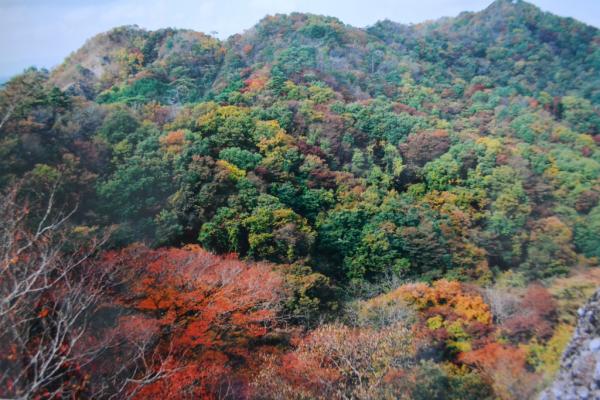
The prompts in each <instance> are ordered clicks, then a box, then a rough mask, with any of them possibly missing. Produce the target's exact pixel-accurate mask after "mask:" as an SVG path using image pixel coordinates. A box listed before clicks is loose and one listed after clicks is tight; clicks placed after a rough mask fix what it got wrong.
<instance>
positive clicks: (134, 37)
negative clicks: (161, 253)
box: [0, 0, 600, 285]
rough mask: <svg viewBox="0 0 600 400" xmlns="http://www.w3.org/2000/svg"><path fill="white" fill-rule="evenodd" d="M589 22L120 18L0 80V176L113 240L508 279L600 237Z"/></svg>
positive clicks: (522, 8) (313, 263)
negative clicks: (156, 22)
mask: <svg viewBox="0 0 600 400" xmlns="http://www.w3.org/2000/svg"><path fill="white" fill-rule="evenodd" d="M599 105H600V33H599V31H598V29H596V28H594V27H592V26H588V25H585V24H582V23H580V22H578V21H575V20H573V19H571V18H561V17H558V16H555V15H552V14H549V13H544V12H542V11H540V10H539V9H538V8H536V7H535V6H533V5H531V4H528V3H526V2H523V1H517V2H513V1H508V0H498V1H496V2H494V3H493V4H492V5H490V6H489V7H488V8H487V9H485V10H483V11H481V12H477V13H470V12H469V13H467V12H465V13H462V14H460V15H459V16H457V17H456V18H443V19H440V20H437V21H431V22H425V23H422V24H416V25H409V26H407V25H401V24H397V23H394V22H391V21H382V22H378V23H376V24H375V25H373V26H371V27H368V28H365V29H359V28H354V27H352V26H349V25H345V24H343V23H342V22H341V21H339V20H338V19H336V18H331V17H323V16H317V15H310V14H299V13H293V14H290V15H275V16H268V17H265V18H264V19H263V20H261V21H260V22H259V23H258V24H257V25H256V26H255V27H253V28H252V29H250V30H248V31H245V32H243V33H242V34H237V35H234V36H232V37H230V38H229V39H227V40H226V41H219V40H217V39H215V38H213V37H210V36H207V35H205V34H202V33H198V32H194V31H190V30H178V29H161V30H157V31H146V30H142V29H139V28H137V27H132V26H128V27H120V28H116V29H113V30H111V31H110V32H107V33H104V34H100V35H98V36H96V37H94V38H92V39H90V40H88V42H87V43H86V44H85V45H84V46H83V47H82V48H81V49H79V50H78V51H76V52H75V53H73V54H72V55H70V56H69V57H68V58H67V59H66V60H65V62H64V63H63V64H62V65H61V66H59V67H58V68H56V69H55V70H53V71H52V72H50V73H46V72H41V71H36V70H29V71H26V72H25V73H24V74H22V75H19V76H17V77H14V78H13V79H12V80H11V81H10V82H8V83H7V84H6V86H5V89H4V90H3V91H2V92H1V93H0V110H1V111H2V114H1V115H0V116H1V117H2V122H1V125H0V157H1V158H2V160H3V161H2V163H1V165H0V185H3V186H5V185H7V184H8V183H9V182H11V181H13V180H14V179H16V178H19V177H27V180H26V181H27V185H29V186H31V190H32V192H35V193H44V190H45V189H44V188H47V187H48V185H51V186H52V185H57V187H58V192H57V196H59V197H60V199H61V201H62V203H63V204H65V205H67V204H71V203H73V204H74V203H77V204H78V205H79V206H78V209H77V213H76V215H75V217H74V218H76V220H77V222H78V223H79V224H81V225H86V226H109V225H116V227H117V229H116V232H115V233H114V235H113V238H112V245H113V246H120V245H124V244H127V243H131V242H134V241H143V242H145V243H147V244H149V245H152V246H159V245H177V246H179V245H182V244H187V243H199V244H201V245H202V246H203V247H204V248H206V249H209V250H211V251H213V252H216V253H229V252H234V253H238V254H239V255H240V257H242V258H246V259H250V260H268V261H271V262H276V263H290V264H297V265H301V266H303V267H306V268H309V270H311V269H312V270H313V271H315V272H318V273H320V274H323V275H325V276H326V277H328V278H329V279H332V280H333V281H335V282H337V283H339V284H342V285H343V284H346V283H349V282H362V281H371V282H374V281H379V280H381V279H383V278H389V277H390V276H396V277H398V278H399V279H421V280H434V279H439V278H449V279H459V280H479V281H480V282H486V281H492V280H494V279H496V277H498V276H499V274H502V273H503V272H504V271H507V270H512V271H513V272H514V273H516V274H517V275H518V276H519V277H520V279H523V280H524V281H529V280H534V279H543V278H548V277H552V276H556V275H563V274H566V273H567V272H568V271H569V270H570V269H571V268H573V267H575V266H578V265H579V266H588V265H595V263H596V262H597V258H598V257H599V256H600V234H599V233H600V206H599V205H598V200H599V198H600V182H599V179H598V178H599V176H600V151H599V149H598V142H599V141H600V136H599V135H600V114H599V108H598V106H599Z"/></svg>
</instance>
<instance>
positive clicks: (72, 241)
mask: <svg viewBox="0 0 600 400" xmlns="http://www.w3.org/2000/svg"><path fill="white" fill-rule="evenodd" d="M20 189H21V188H20V186H19V185H17V186H15V187H13V188H12V189H10V190H8V191H7V192H6V193H4V194H2V195H0V398H11V399H29V398H36V397H40V396H43V397H44V398H49V399H52V398H80V397H91V398H109V397H113V398H127V397H133V396H135V393H136V390H139V388H141V387H143V386H144V385H146V384H149V383H152V382H155V381H156V380H158V379H162V378H163V377H165V376H167V375H168V374H169V373H170V372H171V370H169V369H168V368H167V367H166V365H167V363H165V361H166V359H167V358H168V357H170V355H166V356H163V357H159V355H158V354H155V353H153V352H152V351H150V350H149V349H152V348H153V346H150V342H149V340H151V339H150V338H141V339H140V338H138V339H134V338H127V337H126V336H125V337H121V338H117V337H114V336H111V335H103V334H102V333H99V332H95V331H94V329H92V328H91V324H92V323H93V319H94V318H95V313H97V312H98V310H99V309H101V307H102V304H103V303H106V301H105V300H106V297H107V296H106V294H107V292H108V291H109V289H110V287H111V286H112V285H115V284H117V283H122V282H119V279H120V278H121V277H120V276H119V274H118V271H116V270H115V269H114V268H112V269H111V268H110V267H106V266H104V265H100V263H99V262H98V261H97V257H96V254H97V252H98V250H99V249H100V247H101V246H102V245H103V244H104V243H105V242H106V241H107V239H108V236H109V233H110V230H106V231H105V232H103V233H101V234H81V232H80V231H81V229H80V228H74V227H72V226H71V225H69V224H68V221H69V218H71V217H72V215H73V213H74V212H75V209H72V210H70V211H64V210H60V207H57V204H56V200H55V193H56V186H55V187H54V188H53V189H52V190H51V191H50V193H49V194H48V196H47V203H46V204H45V207H44V208H43V209H42V210H41V211H39V210H38V209H35V208H33V209H35V210H36V211H35V212H34V211H32V208H31V207H30V206H29V205H28V204H27V202H26V201H24V200H23V199H22V197H23V196H22V195H21V194H22V190H20ZM110 349H113V350H114V351H117V352H120V351H123V350H125V349H126V350H127V352H128V356H129V357H128V362H126V363H124V364H122V365H119V368H114V369H113V370H111V371H110V373H109V374H107V375H105V376H102V377H100V378H98V377H91V376H90V373H89V371H90V370H91V369H92V368H90V366H93V365H94V364H102V363H104V364H107V363H110V355H107V354H106V353H107V352H109V350H110ZM115 349H116V350H115ZM102 358H104V360H102ZM92 381H93V382H92ZM115 396H116V397H115Z"/></svg>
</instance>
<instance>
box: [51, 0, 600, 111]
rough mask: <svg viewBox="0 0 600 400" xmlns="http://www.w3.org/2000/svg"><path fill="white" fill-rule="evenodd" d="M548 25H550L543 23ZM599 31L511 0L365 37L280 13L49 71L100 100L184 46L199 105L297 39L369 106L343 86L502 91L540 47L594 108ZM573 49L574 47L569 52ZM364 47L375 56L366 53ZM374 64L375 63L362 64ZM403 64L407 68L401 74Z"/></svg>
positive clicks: (82, 53) (175, 33) (76, 59)
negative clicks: (404, 84)
mask: <svg viewBox="0 0 600 400" xmlns="http://www.w3.org/2000/svg"><path fill="white" fill-rule="evenodd" d="M546 19H549V20H550V22H547V23H546V22H544V23H542V22H540V21H546ZM553 26H559V27H561V28H562V27H566V28H568V29H571V30H572V31H573V32H567V33H565V34H562V35H560V34H557V33H556V32H554V31H553V30H552V29H553V28H552V27H553ZM523 31H524V32H523ZM515 32H516V33H515ZM519 32H521V33H519ZM598 32H599V31H598V29H597V28H595V27H592V26H589V25H585V24H583V23H580V22H577V21H575V20H573V19H571V18H562V17H558V16H555V15H553V14H550V13H547V12H542V11H541V10H540V9H539V8H537V7H535V6H533V5H531V4H529V3H527V2H524V1H517V2H516V3H514V2H512V1H510V0H498V1H495V2H494V3H492V4H491V5H489V6H488V7H487V8H486V9H484V10H482V11H479V12H467V13H461V14H460V15H458V16H457V17H445V18H442V19H439V20H436V21H427V22H424V23H421V24H414V25H403V24H399V23H395V22H391V21H385V20H384V21H379V22H377V23H375V24H374V25H372V26H370V27H366V28H355V27H352V26H350V25H347V24H344V23H343V22H341V21H340V20H339V19H337V18H334V17H327V16H319V15H314V14H308V13H291V14H277V15H274V16H267V17H265V18H263V19H261V20H260V21H259V22H258V23H257V24H256V25H255V26H253V27H252V28H250V29H248V30H246V31H244V32H243V33H240V34H235V35H232V36H230V37H229V38H228V39H226V40H224V41H221V40H219V39H216V38H213V37H211V36H208V35H205V34H203V33H200V32H195V31H191V30H178V29H171V28H168V29H161V30H157V31H147V30H144V29H140V28H138V27H131V26H129V27H127V26H126V27H118V28H114V29H113V30H111V31H108V32H105V33H102V34H99V35H97V36H95V37H93V38H91V39H89V40H88V41H87V42H86V44H85V45H84V46H83V47H82V48H81V49H79V50H77V51H75V52H74V53H73V54H72V55H71V56H69V57H68V58H67V59H66V60H65V62H64V63H63V64H61V65H60V66H59V67H58V68H56V69H55V70H53V71H52V74H51V82H52V83H53V84H56V85H57V86H59V87H60V88H61V89H67V88H70V89H71V90H74V92H75V93H78V94H83V95H84V96H86V97H88V98H94V97H95V96H96V95H98V94H99V93H100V92H102V91H104V90H107V89H109V88H111V87H113V86H114V85H115V84H122V83H124V82H125V81H126V80H127V79H136V75H137V74H141V75H142V76H143V75H144V74H145V75H146V76H147V75H148V73H149V69H150V68H149V67H152V66H153V65H155V64H156V66H158V67H159V66H160V64H161V63H163V64H164V63H165V62H168V60H166V59H165V57H167V58H168V57H171V58H173V56H174V54H176V53H177V52H176V51H174V52H169V51H167V50H166V49H165V45H168V44H169V43H173V42H178V41H181V42H182V44H181V46H182V47H180V48H179V50H178V51H179V52H190V59H189V60H187V61H186V60H178V64H177V65H178V66H180V67H183V68H188V67H189V66H190V65H191V64H193V63H196V62H197V61H199V64H200V67H201V68H205V69H207V70H209V71H208V72H206V71H198V72H197V73H196V75H193V76H192V77H193V78H194V79H196V78H202V83H201V84H200V85H196V86H201V90H199V91H198V92H199V93H195V96H200V97H202V96H205V95H206V94H207V93H209V92H211V91H212V90H213V89H218V88H219V87H221V86H223V85H222V80H223V79H219V77H218V75H219V74H220V73H222V72H224V73H225V74H226V76H227V77H230V76H231V75H232V74H239V73H240V72H241V70H242V69H243V68H250V69H252V70H253V71H256V70H257V69H260V68H261V67H260V65H257V64H261V63H269V62H271V61H273V57H274V56H276V55H277V54H279V53H281V52H282V51H283V50H285V49H287V47H289V45H290V43H291V42H290V40H292V38H293V41H294V45H295V46H304V47H307V48H319V50H320V51H318V52H316V57H317V58H318V59H315V61H316V62H318V64H317V65H314V67H316V71H317V72H319V73H320V74H321V75H325V76H327V77H328V78H329V80H330V81H332V82H335V83H337V84H338V85H339V86H341V87H343V88H344V89H345V90H346V92H347V93H349V94H350V95H351V96H354V97H355V98H361V97H363V98H364V97H365V94H364V93H367V95H366V96H367V97H369V96H372V95H373V94H374V91H373V90H372V89H369V88H368V87H367V85H362V87H361V85H357V84H353V83H349V82H348V81H347V80H348V79H351V80H356V79H359V80H360V79H363V78H361V76H362V75H364V74H367V73H368V74H371V75H376V77H375V78H376V79H378V80H379V81H380V82H381V81H384V80H385V79H387V78H386V77H384V76H380V75H384V74H387V75H389V74H390V73H400V74H402V73H403V72H402V71H405V72H406V71H408V72H409V73H411V74H412V77H413V79H415V80H416V81H417V82H420V81H421V76H422V75H423V72H422V71H428V74H429V75H430V79H431V80H433V78H431V76H432V75H433V73H434V74H435V75H436V77H435V79H437V78H438V76H437V75H440V76H441V77H442V78H443V79H444V80H446V81H451V80H452V79H455V78H461V79H465V80H467V81H468V80H470V79H472V78H473V77H474V76H476V75H477V74H481V73H484V74H485V71H486V70H487V69H489V68H490V65H491V63H496V64H497V65H495V67H494V68H496V69H499V70H501V72H502V73H501V74H499V75H498V76H497V77H494V80H495V82H493V84H496V85H497V84H501V85H506V84H507V83H508V80H509V79H510V78H512V79H513V80H515V79H516V78H515V77H514V76H509V75H512V74H513V70H515V69H516V71H514V72H516V73H517V75H518V74H519V73H520V72H521V73H522V71H521V70H523V69H527V68H528V64H527V61H523V60H526V58H527V57H526V56H527V54H528V53H527V52H528V51H530V49H531V48H538V49H540V57H545V62H544V64H548V63H550V64H556V66H557V67H558V68H560V70H561V74H562V75H565V77H568V76H569V74H571V75H573V74H574V73H575V72H577V73H579V74H580V75H582V78H585V79H589V80H590V81H589V82H587V83H586V84H585V86H586V87H585V88H584V89H583V91H587V92H588V94H587V95H586V96H585V97H588V98H591V99H593V100H592V101H593V102H594V103H597V102H598V98H600V94H599V93H600V90H598V89H597V88H596V87H597V86H600V85H596V84H597V83H598V81H597V78H596V79H595V76H596V75H600V73H598V71H599V70H598V68H599V67H598V65H597V64H598V60H600V50H598V43H600V36H599V33H598ZM519 35H521V36H522V37H521V36H519ZM575 40H577V43H578V46H565V45H564V44H567V43H571V42H574V41H575ZM433 41H437V42H440V43H441V46H442V47H441V48H442V49H446V50H444V51H445V54H444V53H442V54H432V53H431V51H430V50H428V48H427V47H428V46H429V47H431V46H430V45H428V44H427V42H433ZM515 41H517V42H515ZM512 42H515V43H519V46H518V47H520V48H522V50H519V51H518V52H517V54H516V56H515V57H513V58H514V60H506V59H505V57H504V56H503V54H504V53H505V52H506V51H505V50H504V49H506V48H507V46H510V43H512ZM563 42H564V43H563ZM367 43H369V46H370V48H371V50H369V49H366V48H364V46H365V45H366V44H367ZM161 46H162V50H161ZM571 47H573V49H575V50H573V51H574V53H573V54H560V51H564V50H563V49H565V48H566V49H571ZM194 49H195V50H194ZM210 49H212V52H211V50H210ZM119 51H121V52H126V53H127V52H128V55H125V54H118V53H119ZM194 51H196V52H197V54H194ZM152 52H155V53H156V52H158V53H159V54H157V57H158V59H157V60H150V59H149V57H150V58H151V56H152V54H151V53H152ZM428 52H429V53H428ZM217 53H219V54H217ZM136 57H137V58H136ZM465 57H473V58H474V59H475V60H477V64H476V65H466V66H465V65H462V64H461V63H462V61H461V60H462V59H464V58H465ZM196 58H198V59H199V60H196ZM369 58H370V61H369V60H366V59H369ZM380 59H381V60H380ZM562 59H565V61H562ZM519 61H523V62H525V64H523V62H521V63H519ZM436 62H440V63H441V64H442V68H438V69H437V70H435V71H431V69H432V67H431V64H432V63H436ZM533 62H534V63H537V64H534V65H536V67H535V68H538V69H540V68H541V69H542V70H538V71H535V74H537V75H541V76H542V77H543V76H544V75H548V74H545V73H544V71H543V67H542V64H541V63H539V62H538V61H533ZM567 63H570V64H576V65H583V66H586V67H585V68H584V69H583V70H580V71H570V68H568V65H562V64H567ZM398 64H404V65H403V66H402V68H397V67H396V65H398ZM194 68H198V65H194ZM221 68H224V71H222V70H221ZM394 69H395V70H396V71H400V72H395V71H394ZM217 71H218V73H217ZM161 72H162V73H164V72H165V71H154V72H150V74H158V75H160V73H161ZM171 72H172V71H166V75H165V76H162V78H160V79H159V80H161V81H162V82H166V83H171V82H173V81H174V80H176V79H177V78H178V76H177V74H171ZM522 74H523V75H528V76H526V77H525V78H524V81H525V82H526V85H531V82H527V81H531V80H532V78H530V77H529V76H531V75H532V74H533V73H527V72H525V73H522ZM188 75H189V74H188ZM333 75H337V76H333ZM342 75H346V76H342ZM552 78H553V77H547V78H546V79H540V82H537V87H536V88H535V89H534V90H545V89H547V91H549V92H550V93H551V94H554V95H564V94H566V91H565V90H563V89H561V88H557V87H556V86H557V85H556V84H553V83H552ZM227 79H228V78H226V80H227ZM563 79H565V78H563ZM582 80H583V79H582ZM582 85H583V84H582ZM528 90H530V91H532V92H533V91H534V90H531V89H530V88H528ZM353 92H354V93H353ZM361 93H363V94H361ZM183 102H185V100H184V101H183Z"/></svg>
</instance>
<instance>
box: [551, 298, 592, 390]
mask: <svg viewBox="0 0 600 400" xmlns="http://www.w3.org/2000/svg"><path fill="white" fill-rule="evenodd" d="M578 313H579V321H578V323H577V328H576V330H575V333H574V335H573V338H572V339H571V342H570V343H569V345H568V346H567V348H566V350H565V352H564V354H563V357H562V360H561V366H560V371H559V373H558V376H557V377H556V380H555V381H554V383H553V384H552V385H551V386H550V387H549V388H548V389H546V390H545V391H544V392H543V393H542V394H541V395H540V400H579V399H581V400H586V399H589V400H592V399H593V400H598V399H600V290H598V291H597V292H596V293H595V294H594V295H593V296H592V298H591V299H590V300H589V302H588V303H587V304H586V305H585V306H584V307H582V308H581V309H579V311H578Z"/></svg>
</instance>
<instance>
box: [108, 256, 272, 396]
mask: <svg viewBox="0 0 600 400" xmlns="http://www.w3.org/2000/svg"><path fill="white" fill-rule="evenodd" d="M105 262H106V263H108V264H113V265H114V264H117V266H118V267H119V268H121V269H122V270H123V273H124V274H125V275H126V279H125V281H127V282H131V283H130V284H128V285H126V287H124V288H122V290H121V292H120V295H119V297H120V300H119V302H121V303H122V305H123V306H125V307H127V308H129V309H130V311H131V312H132V316H130V317H123V318H121V324H123V326H126V327H127V328H128V329H134V330H135V329H140V330H142V329H145V326H146V325H148V324H157V325H158V330H157V333H156V334H155V337H154V344H153V348H152V349H151V350H149V351H151V352H154V353H158V354H161V355H162V358H161V360H162V362H161V363H155V364H152V365H148V366H147V368H160V369H161V371H168V372H166V373H163V374H162V375H161V378H160V379H155V380H153V381H152V382H149V383H148V384H146V383H147V382H146V383H144V382H141V381H140V382H138V381H136V380H131V384H130V388H129V390H130V392H132V393H135V396H134V397H135V398H144V399H148V398H150V399H152V398H175V399H177V398H187V397H192V398H217V397H219V398H220V397H228V396H233V397H244V396H245V395H244V393H245V392H246V383H245V382H246V380H247V374H248V373H249V371H252V370H253V369H255V368H256V365H255V364H254V363H255V361H254V360H253V357H252V354H251V349H256V348H261V347H264V346H263V345H264V343H266V342H267V341H266V340H265V338H266V335H267V334H268V333H269V331H270V329H271V328H273V327H275V325H276V323H277V316H278V312H279V310H280V306H281V303H282V300H283V298H284V289H283V278H282V276H281V275H280V274H279V273H277V272H276V271H275V270H274V269H273V267H272V266H270V265H268V264H246V263H243V262H241V261H239V260H237V258H236V257H235V256H228V257H224V258H223V257H218V256H215V255H212V254H210V253H208V252H206V251H204V250H202V249H201V248H199V247H198V246H186V247H185V248H183V249H159V250H150V249H148V248H146V247H144V246H142V245H134V246H130V247H128V248H126V249H123V250H121V251H118V252H117V251H113V252H109V253H107V254H106V255H105ZM134 278H135V279H134ZM140 314H141V315H143V316H144V317H145V318H147V319H148V322H145V323H129V322H131V321H129V320H130V319H131V318H138V319H139V315H140ZM157 373H158V371H157ZM144 374H145V375H144V376H148V371H144Z"/></svg>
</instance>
